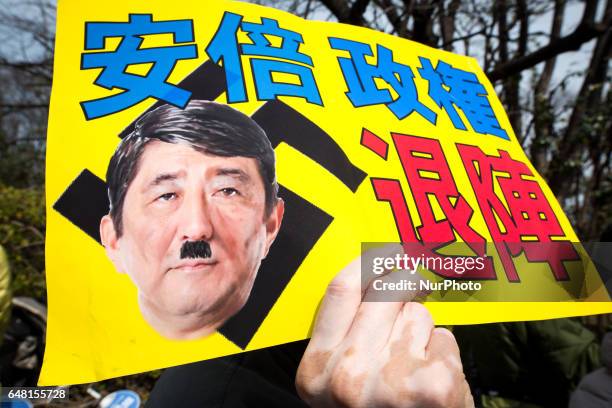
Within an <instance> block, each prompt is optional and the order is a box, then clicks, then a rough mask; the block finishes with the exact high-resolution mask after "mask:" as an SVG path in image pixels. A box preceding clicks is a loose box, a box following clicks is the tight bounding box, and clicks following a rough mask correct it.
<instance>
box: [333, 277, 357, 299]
mask: <svg viewBox="0 0 612 408" xmlns="http://www.w3.org/2000/svg"><path fill="white" fill-rule="evenodd" d="M360 290H361V281H360V280H358V279H355V280H352V279H348V278H347V277H344V276H339V277H336V278H334V279H333V280H332V281H331V282H330V283H329V285H328V286H327V291H326V295H327V296H332V297H335V298H338V297H345V296H348V295H349V294H351V293H354V292H356V291H360Z"/></svg>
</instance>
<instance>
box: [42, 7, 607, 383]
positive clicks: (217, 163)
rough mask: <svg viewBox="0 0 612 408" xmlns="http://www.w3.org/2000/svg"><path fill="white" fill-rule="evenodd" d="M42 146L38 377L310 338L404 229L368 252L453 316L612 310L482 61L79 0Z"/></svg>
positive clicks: (215, 15)
mask: <svg viewBox="0 0 612 408" xmlns="http://www.w3.org/2000/svg"><path fill="white" fill-rule="evenodd" d="M47 149H48V153H47V185H46V188H47V190H46V191H47V193H46V194H47V215H48V217H47V242H46V262H47V263H46V265H47V287H48V302H49V319H48V331H47V344H46V352H45V358H44V365H43V370H42V373H41V377H40V380H39V383H40V384H41V385H47V384H71V383H86V382H92V381H96V380H102V379H105V378H110V377H116V376H122V375H127V374H132V373H138V372H143V371H148V370H152V369H156V368H161V367H168V366H173V365H179V364H184V363H189V362H194V361H199V360H203V359H208V358H214V357H218V356H223V355H228V354H232V353H239V352H242V351H245V350H253V349H258V348H262V347H269V346H273V345H277V344H281V343H286V342H290V341H295V340H299V339H304V338H307V337H308V336H309V331H310V328H311V325H312V322H313V319H314V316H315V314H316V310H317V306H318V304H319V302H320V300H321V298H322V296H323V295H324V293H325V289H326V287H327V285H328V283H329V282H330V280H331V279H332V278H333V277H334V276H335V275H336V274H337V273H338V272H339V271H340V270H342V269H343V268H344V267H345V266H346V265H347V264H349V263H350V262H351V261H353V260H355V259H356V258H357V257H359V256H360V254H361V253H362V244H363V243H384V242H403V243H406V245H405V246H404V249H405V251H406V253H405V254H404V255H406V256H408V255H410V256H411V257H412V258H411V259H412V262H413V263H412V264H409V263H407V258H397V259H395V261H399V262H395V263H394V261H393V260H391V262H390V263H389V264H386V263H385V262H386V260H385V259H382V260H372V264H371V267H372V272H374V274H375V275H376V273H377V271H380V270H385V269H401V270H406V269H409V265H416V266H415V267H414V270H415V271H416V270H417V269H418V271H419V275H418V276H420V277H423V278H425V279H426V280H427V281H428V282H431V283H432V285H433V286H431V287H429V293H430V295H429V297H428V298H427V299H426V305H427V307H428V308H429V309H430V311H431V312H432V314H433V316H434V319H435V321H436V323H437V324H468V323H483V322H495V321H510V320H528V319H545V318H553V317H561V316H570V315H585V314H594V313H603V312H612V303H610V295H609V293H608V290H607V289H606V286H605V284H604V281H603V280H602V278H601V276H600V275H599V273H598V272H597V271H596V270H595V269H594V268H593V267H592V264H591V263H590V260H589V257H588V256H587V255H585V254H584V251H582V249H581V247H580V245H579V244H578V243H577V242H578V240H577V238H576V235H575V233H574V232H573V230H572V228H571V226H570V224H569V222H568V220H567V218H566V216H565V215H564V213H563V211H562V210H561V208H560V206H559V204H558V203H557V201H556V200H555V198H554V196H553V194H552V193H551V191H550V189H549V188H548V187H547V185H546V183H545V182H544V181H543V180H542V178H541V177H540V176H539V175H538V173H537V172H536V171H535V169H534V168H533V166H532V165H531V164H530V163H529V161H528V159H527V157H526V155H525V153H524V152H523V150H522V149H521V146H520V144H519V143H518V141H517V139H516V136H515V135H514V133H513V131H512V129H511V127H510V124H509V122H508V118H507V116H506V114H505V112H504V110H503V107H502V105H501V104H500V102H499V100H498V98H497V97H496V95H495V92H494V89H493V87H492V86H491V84H490V83H489V81H488V80H487V78H486V76H485V75H484V73H483V72H482V70H481V69H480V68H479V67H478V64H477V63H476V61H475V60H474V59H472V58H468V57H464V56H459V55H454V54H452V53H448V52H444V51H440V50H436V49H432V48H429V47H426V46H423V45H421V44H418V43H415V42H411V41H408V40H405V39H400V38H396V37H393V36H390V35H386V34H382V33H379V32H375V31H372V30H369V29H365V28H360V27H352V26H348V25H343V24H336V23H327V22H318V21H306V20H303V19H301V18H298V17H295V16H293V15H290V14H287V13H285V12H281V11H278V10H274V9H271V8H265V7H261V6H256V5H251V4H245V3H238V2H223V1H201V0H198V1H188V0H177V1H172V2H168V1H161V0H147V1H129V2H126V1H118V0H108V1H107V2H105V7H99V6H97V5H94V4H90V3H87V2H82V1H76V0H62V1H60V2H59V6H58V19H57V44H56V54H55V66H54V78H53V90H52V98H51V109H50V119H49V128H48V144H47ZM277 189H278V197H280V198H281V199H282V200H279V199H277V198H276V194H277V191H276V190H277ZM452 243H455V245H459V247H457V248H455V249H452V250H451V249H449V248H447V247H448V244H452ZM377 245H378V244H375V245H374V246H377ZM415 245H416V247H415ZM364 248H365V247H364ZM445 251H446V252H445ZM449 251H450V252H449ZM449 257H450V259H451V261H452V262H451V263H450V264H446V263H443V261H444V260H446V261H447V260H448V258H449ZM461 257H464V258H465V257H467V258H469V259H468V260H465V259H464V260H462V261H461V262H460V263H459V262H458V260H459V258H461ZM443 258H444V259H443ZM403 260H404V261H406V262H404V264H401V262H402V261H403ZM415 260H416V261H415ZM429 261H431V263H427V262H429ZM414 262H417V263H416V264H415V263H414ZM449 265H450V266H449ZM470 265H471V266H470ZM481 265H482V267H481ZM365 268H366V269H367V268H368V265H367V264H366V265H365ZM381 268H382V269H381ZM362 272H363V270H362ZM398 276H399V275H398ZM446 282H450V283H449V284H448V285H449V286H448V287H447V286H445V285H447V283H446ZM434 284H435V285H434ZM462 284H464V285H463V286H462ZM468 284H471V285H472V286H469V285H468ZM476 284H477V285H476ZM402 285H404V284H402ZM402 285H400V284H399V283H398V285H397V287H393V288H390V287H387V288H386V289H388V290H391V291H393V290H397V289H398V288H399V289H401V288H400V287H403V286H402ZM436 285H437V286H436ZM474 285H476V286H474ZM404 286H405V285H404ZM468 286H469V287H468ZM475 287H478V289H475ZM455 289H457V290H455ZM382 300H384V299H382ZM511 301H512V302H513V303H509V302H511ZM535 302H537V303H535Z"/></svg>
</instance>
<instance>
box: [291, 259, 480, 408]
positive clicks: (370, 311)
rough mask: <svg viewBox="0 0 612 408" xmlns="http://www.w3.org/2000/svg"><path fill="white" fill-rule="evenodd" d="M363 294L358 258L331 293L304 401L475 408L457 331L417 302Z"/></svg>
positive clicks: (308, 363) (303, 387)
mask: <svg viewBox="0 0 612 408" xmlns="http://www.w3.org/2000/svg"><path fill="white" fill-rule="evenodd" d="M383 279H384V278H383ZM363 295H364V294H363V293H362V291H361V279H360V265H359V261H358V260H357V261H355V262H353V263H352V264H351V265H349V266H348V267H347V268H345V269H344V270H343V271H342V272H341V273H340V274H339V275H338V276H337V277H336V278H335V279H334V280H333V281H332V282H331V284H330V285H329V287H328V289H327V293H326V295H325V297H324V299H323V302H322V304H321V308H320V310H319V314H318V316H317V321H316V323H315V326H314V329H313V333H312V338H311V340H310V343H309V344H308V347H307V349H306V352H305V353H304V356H303V357H302V360H301V362H300V365H299V368H298V373H297V376H296V387H297V390H298V393H299V395H300V397H301V398H302V399H303V400H304V401H306V402H307V403H308V404H309V405H310V406H312V407H350V408H354V407H369V408H376V407H406V408H413V407H414V408H416V407H419V408H425V407H440V408H442V407H444V408H464V407H473V406H474V401H473V398H472V395H471V393H470V389H469V386H468V384H467V382H466V380H465V376H464V374H463V367H462V365H461V359H460V358H459V348H458V346H457V343H456V341H455V338H454V336H453V334H452V333H451V332H450V331H448V330H446V329H442V328H434V325H433V320H432V318H431V315H430V313H429V311H428V310H427V309H426V308H425V306H423V305H422V304H420V303H415V302H407V303H404V302H363V301H362V299H363Z"/></svg>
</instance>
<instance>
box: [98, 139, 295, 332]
mask: <svg viewBox="0 0 612 408" xmlns="http://www.w3.org/2000/svg"><path fill="white" fill-rule="evenodd" d="M265 209H266V202H265V189H264V184H263V179H262V177H261V175H260V172H259V170H258V162H257V160H256V159H253V158H247V157H220V156H213V155H208V154H204V153H201V152H199V151H196V150H194V149H193V148H192V147H190V146H189V145H187V144H182V143H177V144H173V143H165V142H161V141H153V142H149V144H147V145H146V147H145V148H144V152H143V154H142V156H141V157H140V160H139V165H138V167H137V170H136V175H135V177H134V179H133V181H132V182H131V184H130V185H129V186H128V188H127V193H126V196H125V202H124V204H123V231H122V235H121V236H117V234H116V231H115V228H114V225H113V222H112V220H111V219H110V216H106V217H105V218H104V219H103V220H102V224H101V233H102V236H103V241H105V242H104V244H105V247H106V249H107V253H108V254H109V257H110V258H111V260H112V261H113V263H114V265H115V267H116V268H117V269H118V270H119V271H121V272H125V273H127V274H128V275H129V276H130V277H131V279H132V280H133V281H134V283H135V284H136V286H137V287H138V294H139V304H140V307H141V310H142V312H143V315H144V317H145V319H146V320H147V321H149V323H151V325H152V326H153V327H154V328H156V329H157V330H158V332H160V333H161V334H163V335H165V336H167V337H171V338H194V337H201V336H202V335H206V334H208V333H210V332H211V331H213V330H215V329H216V328H217V327H218V326H219V325H221V324H222V323H223V322H224V321H225V320H227V319H228V318H229V317H231V316H232V315H234V314H235V313H236V312H237V311H238V310H240V309H241V308H242V306H244V303H245V302H246V300H247V298H248V297H249V294H250V292H251V288H252V286H253V281H254V279H255V276H256V274H257V270H258V269H259V265H260V263H261V260H262V259H263V258H264V257H265V256H266V254H267V252H268V249H269V248H270V245H271V244H272V242H273V240H274V238H275V237H276V234H277V233H278V230H279V227H280V222H281V220H282V215H283V203H282V201H281V200H279V202H278V203H277V204H276V206H274V208H273V210H272V212H271V214H269V215H267V214H266V211H265ZM160 317H162V319H161V320H162V321H158V320H160ZM169 322H176V325H175V326H176V327H168V326H174V325H173V324H171V323H169ZM198 322H200V323H198ZM200 324H201V325H203V326H204V327H201V328H198V327H194V326H198V325H200Z"/></svg>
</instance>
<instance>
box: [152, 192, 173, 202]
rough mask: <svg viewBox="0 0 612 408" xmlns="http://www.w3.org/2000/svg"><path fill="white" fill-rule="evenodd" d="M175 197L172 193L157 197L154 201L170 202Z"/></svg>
mask: <svg viewBox="0 0 612 408" xmlns="http://www.w3.org/2000/svg"><path fill="white" fill-rule="evenodd" d="M176 197H177V194H176V193H174V192H171V193H164V194H161V195H159V196H158V197H157V198H156V199H155V201H172V200H174V199H176Z"/></svg>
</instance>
